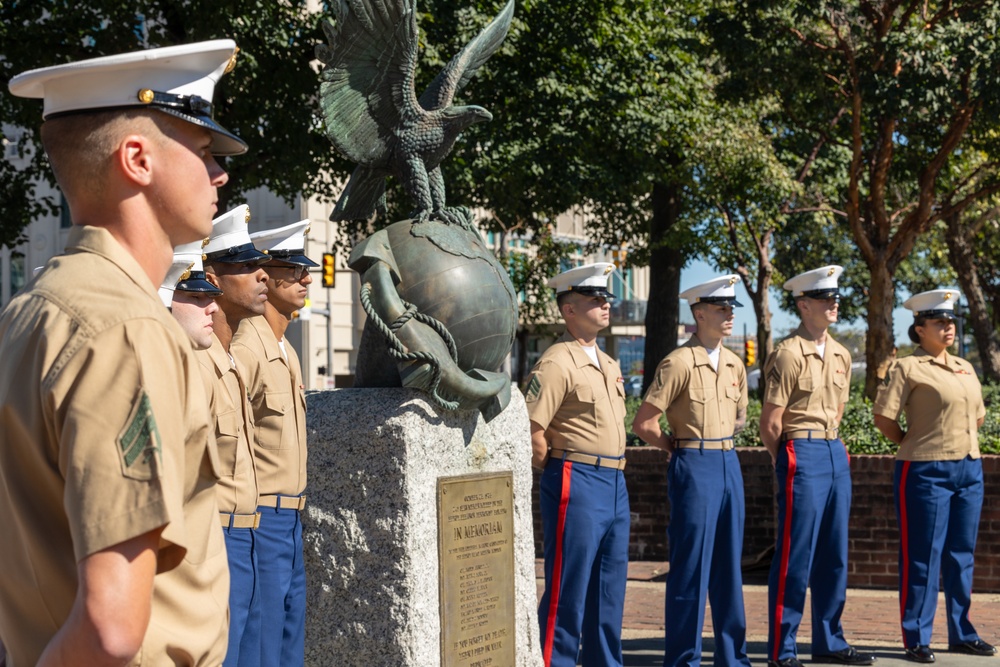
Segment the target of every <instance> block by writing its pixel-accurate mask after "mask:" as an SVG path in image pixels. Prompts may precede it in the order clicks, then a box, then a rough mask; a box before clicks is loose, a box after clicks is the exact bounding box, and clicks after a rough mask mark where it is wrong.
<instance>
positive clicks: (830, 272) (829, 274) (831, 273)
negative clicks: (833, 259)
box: [826, 269, 837, 277]
mask: <svg viewBox="0 0 1000 667" xmlns="http://www.w3.org/2000/svg"><path fill="white" fill-rule="evenodd" d="M836 272H837V269H830V270H829V271H827V272H826V275H827V277H830V276H832V275H833V274H835V273H836Z"/></svg>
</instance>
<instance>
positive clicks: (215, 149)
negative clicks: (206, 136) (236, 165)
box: [153, 106, 249, 157]
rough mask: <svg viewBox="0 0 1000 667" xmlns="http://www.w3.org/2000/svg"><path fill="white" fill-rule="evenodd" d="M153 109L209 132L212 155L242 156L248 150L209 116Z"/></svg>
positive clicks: (161, 108) (174, 110)
mask: <svg viewBox="0 0 1000 667" xmlns="http://www.w3.org/2000/svg"><path fill="white" fill-rule="evenodd" d="M153 108H155V109H156V110H157V111H162V112H163V113H168V114H170V115H171V116H176V117H177V118H180V119H182V120H186V121H187V122H189V123H193V124H195V125H197V126H199V127H203V128H205V129H206V130H208V131H209V132H211V133H212V148H211V150H212V155H220V156H223V157H225V156H229V155H242V154H243V153H246V152H247V150H248V149H249V146H247V143H246V142H245V141H243V140H242V139H240V138H239V137H237V136H236V135H235V134H233V133H232V132H230V131H229V130H227V129H226V128H224V127H222V126H221V125H219V124H218V123H216V122H215V119H214V118H211V117H209V116H196V115H194V114H189V113H184V112H183V111H178V110H177V109H167V108H165V107H160V106H157V107H153Z"/></svg>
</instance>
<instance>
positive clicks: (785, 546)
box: [771, 440, 795, 660]
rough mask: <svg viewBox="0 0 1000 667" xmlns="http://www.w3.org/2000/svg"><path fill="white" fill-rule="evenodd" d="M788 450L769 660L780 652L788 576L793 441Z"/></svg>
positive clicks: (787, 445) (793, 479)
mask: <svg viewBox="0 0 1000 667" xmlns="http://www.w3.org/2000/svg"><path fill="white" fill-rule="evenodd" d="M785 450H786V451H787V452H788V472H787V473H786V475H785V526H784V535H783V536H782V540H781V567H780V569H779V570H778V596H777V600H775V604H774V655H772V656H771V660H777V659H778V656H779V655H780V654H781V616H782V611H783V610H784V607H785V578H786V577H788V554H789V552H791V550H792V498H793V497H794V496H793V495H792V489H793V486H794V482H795V441H794V440H789V441H788V443H786V444H785Z"/></svg>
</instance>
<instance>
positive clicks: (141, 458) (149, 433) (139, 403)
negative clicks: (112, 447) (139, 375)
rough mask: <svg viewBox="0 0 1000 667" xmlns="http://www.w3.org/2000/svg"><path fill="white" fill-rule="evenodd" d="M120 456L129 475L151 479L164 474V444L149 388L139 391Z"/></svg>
mask: <svg viewBox="0 0 1000 667" xmlns="http://www.w3.org/2000/svg"><path fill="white" fill-rule="evenodd" d="M118 455H119V457H120V458H121V464H122V474H123V475H125V476H126V477H130V478H132V479H138V480H148V479H154V478H156V477H159V476H160V464H161V463H162V458H163V445H162V442H161V440H160V431H159V429H157V428H156V418H155V417H154V416H153V406H152V404H151V403H150V401H149V396H148V395H147V394H146V392H145V390H143V391H140V392H139V395H138V396H137V397H136V399H135V403H133V404H132V412H131V414H130V415H129V418H128V422H127V425H126V426H125V428H124V429H123V430H122V432H121V433H120V434H119V435H118Z"/></svg>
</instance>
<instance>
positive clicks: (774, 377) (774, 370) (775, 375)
mask: <svg viewBox="0 0 1000 667" xmlns="http://www.w3.org/2000/svg"><path fill="white" fill-rule="evenodd" d="M767 380H768V382H779V381H780V380H781V373H780V372H779V371H778V367H777V366H772V367H771V370H770V372H768V374H767Z"/></svg>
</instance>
